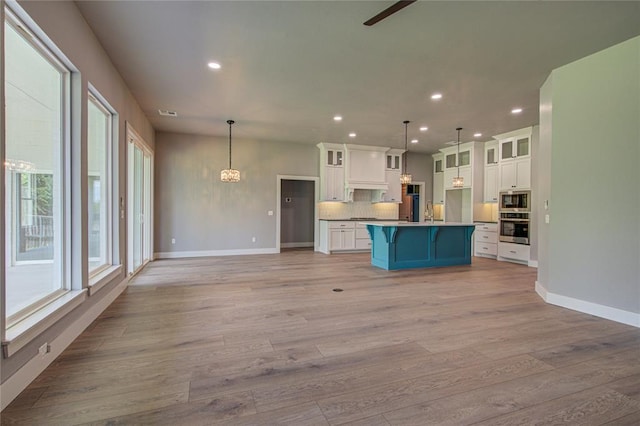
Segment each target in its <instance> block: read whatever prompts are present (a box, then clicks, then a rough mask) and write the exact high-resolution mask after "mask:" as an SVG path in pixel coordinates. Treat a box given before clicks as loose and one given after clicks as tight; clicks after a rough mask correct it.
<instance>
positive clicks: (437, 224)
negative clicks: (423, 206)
mask: <svg viewBox="0 0 640 426" xmlns="http://www.w3.org/2000/svg"><path fill="white" fill-rule="evenodd" d="M358 223H360V224H362V225H373V226H413V227H424V226H475V224H473V223H463V222H433V223H432V222H358Z"/></svg>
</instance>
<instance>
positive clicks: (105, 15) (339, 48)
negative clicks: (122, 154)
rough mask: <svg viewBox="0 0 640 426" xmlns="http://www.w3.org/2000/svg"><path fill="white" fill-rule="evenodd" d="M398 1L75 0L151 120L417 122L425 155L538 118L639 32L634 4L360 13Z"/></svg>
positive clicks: (397, 133) (283, 124) (255, 125)
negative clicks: (551, 79)
mask: <svg viewBox="0 0 640 426" xmlns="http://www.w3.org/2000/svg"><path fill="white" fill-rule="evenodd" d="M392 3H394V2H393V1H340V2H337V1H256V2H249V1H233V2H221V1H196V2H191V1H157V2H156V1H78V2H77V4H78V6H79V8H80V11H81V12H82V14H83V15H84V16H85V18H86V20H87V22H88V23H89V25H90V26H91V27H92V28H93V29H94V31H95V33H96V35H97V37H98V38H99V40H100V42H101V43H102V45H103V46H104V48H105V49H106V51H107V52H108V54H109V55H110V57H111V58H112V60H113V62H114V63H115V65H116V67H117V68H118V69H119V71H120V72H121V74H122V76H123V78H124V79H125V81H126V82H127V84H128V85H129V87H130V89H131V90H132V92H133V94H134V96H135V97H136V98H137V99H138V101H139V102H140V105H141V107H142V108H143V110H144V111H145V113H146V114H147V116H148V117H149V119H150V121H151V123H152V125H153V127H154V128H155V129H157V130H160V131H170V132H183V133H197V134H207V135H217V136H224V137H226V136H227V135H228V127H227V124H226V120H227V119H229V118H232V119H234V120H236V124H235V126H234V129H233V131H234V137H240V138H253V139H259V140H265V141H269V140H278V141H291V142H299V143H312V144H316V143H318V142H340V143H342V142H347V143H357V144H369V145H381V146H395V147H402V146H403V145H404V127H403V124H402V121H403V120H411V124H410V125H409V138H410V139H411V138H414V137H415V138H418V139H419V141H420V142H419V143H418V144H416V145H410V150H412V151H413V150H415V151H421V152H434V151H436V150H437V149H439V148H441V147H443V146H444V143H445V142H447V141H451V140H454V139H455V137H456V132H455V128H456V127H458V126H460V127H463V128H464V130H463V131H462V140H463V141H467V140H471V139H473V136H472V135H473V133H474V132H481V133H482V134H483V136H482V137H481V138H478V140H482V141H484V140H489V139H490V138H491V136H492V135H495V134H499V133H502V132H506V131H510V130H514V129H518V128H521V127H525V126H530V125H533V124H536V123H538V90H539V88H540V86H541V85H542V83H543V82H544V81H545V79H546V78H547V76H548V75H549V73H550V72H551V70H553V69H554V68H557V67H559V66H562V65H564V64H567V63H569V62H572V61H574V60H577V59H579V58H582V57H584V56H586V55H589V54H591V53H595V52H597V51H599V50H602V49H604V48H606V47H609V46H612V45H614V44H616V43H619V42H622V41H624V40H627V39H629V38H632V37H634V36H636V35H639V34H640V2H638V1H631V2H629V1H627V2H611V1H600V2H578V1H572V2H566V1H560V2H545V1H536V2H523V1H514V2H484V1H473V2H455V1H453V2H452V1H449V2H432V1H419V2H417V3H414V4H413V5H411V6H409V7H407V8H405V9H403V10H401V11H399V12H397V13H396V14H394V15H392V16H390V17H389V18H387V19H385V20H383V21H381V22H380V23H378V24H376V25H374V26H372V27H366V26H364V25H363V24H362V23H363V22H364V21H365V20H367V19H368V18H370V17H372V16H373V15H375V14H376V13H378V12H380V11H381V10H383V9H384V8H386V7H387V6H389V5H391V4H392ZM211 60H216V61H219V62H220V63H221V65H222V69H221V70H219V71H212V70H211V69H209V68H208V67H207V62H209V61H211ZM434 92H442V93H443V95H444V97H443V99H442V100H440V101H438V102H434V101H432V100H431V99H430V95H431V94H432V93H434ZM516 106H519V107H522V108H524V111H523V113H522V114H520V115H518V116H515V115H512V114H510V111H511V109H512V108H513V107H516ZM158 109H166V110H172V111H176V112H177V113H178V117H177V118H168V117H161V116H159V115H158ZM335 114H341V115H342V116H343V117H344V120H343V121H342V122H341V123H336V122H334V121H333V119H332V118H333V116H334V115H335ZM420 125H427V126H429V130H428V131H427V132H426V133H420V132H419V131H418V127H419V126H420ZM351 131H354V132H356V133H357V137H356V138H355V139H350V138H349V137H348V136H347V135H348V133H349V132H351Z"/></svg>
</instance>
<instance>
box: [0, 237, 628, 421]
mask: <svg viewBox="0 0 640 426" xmlns="http://www.w3.org/2000/svg"><path fill="white" fill-rule="evenodd" d="M535 279H536V270H535V269H533V268H528V267H526V266H521V265H515V264H510V263H504V262H496V261H493V260H488V259H482V258H474V259H473V264H472V265H471V266H460V267H451V268H440V269H431V270H409V271H392V272H389V271H383V270H381V269H377V268H373V267H372V266H370V264H369V256H368V255H367V254H340V255H332V256H327V255H324V254H319V253H313V252H312V251H309V250H292V251H286V252H283V253H281V254H279V255H260V256H237V257H224V258H198V259H174V260H162V261H156V262H153V263H151V264H149V265H148V266H147V267H146V268H145V270H144V271H143V272H142V273H140V274H139V275H138V276H137V277H135V278H134V279H133V280H132V282H131V283H130V286H129V288H128V289H127V290H126V292H125V293H124V294H123V295H122V296H121V297H119V298H118V299H117V300H116V301H115V302H114V303H113V304H112V305H111V306H110V307H109V308H108V309H107V310H106V311H105V312H104V313H103V314H102V315H101V316H100V318H98V320H96V321H95V322H94V323H93V324H91V325H90V326H89V328H88V329H87V330H86V331H85V332H84V333H83V334H82V335H81V336H80V337H79V338H78V339H77V341H75V342H74V343H73V344H72V345H71V346H70V347H69V348H68V349H67V350H66V351H65V352H64V353H63V354H62V355H61V356H60V357H59V358H58V359H57V360H56V361H55V362H54V363H53V364H52V365H51V366H50V367H49V368H48V369H47V370H46V371H44V372H43V373H42V374H41V375H40V376H39V377H38V378H37V379H36V380H35V381H34V382H33V383H32V384H31V385H30V386H29V387H28V388H27V389H26V390H25V391H24V392H23V393H22V394H21V395H20V396H19V397H18V398H17V399H16V400H15V401H14V402H13V403H12V404H11V405H10V406H9V407H7V409H6V410H5V411H4V412H3V413H2V421H1V423H2V424H3V425H5V424H7V425H9V424H29V425H49V424H55V425H58V424H59V425H73V424H91V425H105V424H108V425H119V424H148V425H165V424H166V425H211V424H232V425H296V426H297V425H340V424H349V425H371V426H376V425H425V424H436V425H466V424H482V425H514V424H536V425H539V424H554V425H557V424H568V425H600V424H612V425H614V424H615V425H638V424H639V421H640V330H639V329H637V328H633V327H630V326H626V325H623V324H618V323H614V322H611V321H607V320H603V319H599V318H595V317H592V316H589V315H585V314H581V313H578V312H574V311H570V310H566V309H563V308H559V307H556V306H552V305H547V304H545V303H544V302H542V300H541V299H540V298H539V297H538V296H537V295H536V294H535V292H534V290H533V288H534V282H535ZM335 288H341V289H343V291H342V292H334V291H333V289H335Z"/></svg>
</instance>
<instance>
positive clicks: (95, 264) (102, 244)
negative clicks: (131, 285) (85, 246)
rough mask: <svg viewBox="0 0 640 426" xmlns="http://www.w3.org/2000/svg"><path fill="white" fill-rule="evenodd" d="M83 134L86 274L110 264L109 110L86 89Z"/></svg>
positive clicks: (110, 139) (110, 133)
mask: <svg viewBox="0 0 640 426" xmlns="http://www.w3.org/2000/svg"><path fill="white" fill-rule="evenodd" d="M88 117H89V118H88V129H89V130H88V135H87V158H88V160H87V172H88V176H87V178H88V181H87V187H88V197H87V199H88V203H89V206H88V207H89V209H88V221H87V222H88V230H89V232H88V233H89V276H90V277H91V276H95V275H96V274H98V273H100V272H102V271H103V270H105V269H106V268H108V267H109V266H111V263H112V261H111V259H112V253H111V250H112V249H111V247H112V243H113V241H112V235H113V234H112V227H113V220H112V216H113V215H112V213H111V212H112V211H113V208H112V202H113V191H112V188H113V185H112V180H111V170H112V169H111V159H112V156H111V152H112V151H111V149H112V136H111V135H112V129H113V114H112V113H111V112H110V110H109V109H108V107H107V106H106V104H105V103H104V102H103V101H100V100H99V99H98V95H97V94H95V95H94V94H92V93H89V102H88Z"/></svg>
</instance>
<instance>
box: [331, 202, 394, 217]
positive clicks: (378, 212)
mask: <svg viewBox="0 0 640 426" xmlns="http://www.w3.org/2000/svg"><path fill="white" fill-rule="evenodd" d="M318 215H319V217H320V219H349V218H352V217H372V218H373V217H375V218H376V219H397V218H398V205H397V204H395V203H372V202H371V201H370V200H368V201H353V202H352V203H336V202H329V201H328V202H322V203H318Z"/></svg>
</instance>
